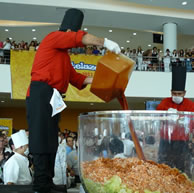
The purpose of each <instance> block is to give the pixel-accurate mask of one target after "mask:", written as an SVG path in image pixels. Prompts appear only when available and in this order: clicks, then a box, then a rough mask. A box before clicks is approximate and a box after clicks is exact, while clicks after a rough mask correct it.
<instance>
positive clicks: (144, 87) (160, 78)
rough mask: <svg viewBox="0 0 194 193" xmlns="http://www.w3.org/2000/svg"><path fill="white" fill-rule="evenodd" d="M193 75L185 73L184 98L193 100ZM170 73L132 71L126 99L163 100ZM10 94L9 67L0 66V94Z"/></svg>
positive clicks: (167, 94) (168, 88) (168, 91)
mask: <svg viewBox="0 0 194 193" xmlns="http://www.w3.org/2000/svg"><path fill="white" fill-rule="evenodd" d="M193 83H194V73H192V72H190V73H187V80H186V91H187V93H186V97H187V98H194V86H193ZM170 90H171V73H170V72H169V73H168V72H139V71H134V72H133V73H132V75H131V78H130V80H129V83H128V86H127V88H126V90H125V95H126V96H127V97H137V98H138V97H145V98H146V97H147V98H149V97H150V98H165V97H168V96H170ZM1 93H10V94H11V72H10V65H3V64H0V94H1Z"/></svg>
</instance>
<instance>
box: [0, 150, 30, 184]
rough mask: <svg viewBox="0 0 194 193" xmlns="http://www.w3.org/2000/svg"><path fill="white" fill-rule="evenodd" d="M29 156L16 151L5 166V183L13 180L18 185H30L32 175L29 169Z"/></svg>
mask: <svg viewBox="0 0 194 193" xmlns="http://www.w3.org/2000/svg"><path fill="white" fill-rule="evenodd" d="M28 166H29V161H28V158H27V157H25V156H23V155H21V154H19V153H17V152H15V153H14V155H13V156H11V157H10V158H9V159H8V160H7V161H6V162H5V165H4V167H3V180H4V184H7V183H8V182H12V183H14V184H16V185H29V184H31V183H32V176H31V174H30V170H29V167H28Z"/></svg>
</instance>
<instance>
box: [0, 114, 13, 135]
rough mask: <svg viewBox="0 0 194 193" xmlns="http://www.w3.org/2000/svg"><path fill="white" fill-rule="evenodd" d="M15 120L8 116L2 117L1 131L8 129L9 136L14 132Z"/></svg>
mask: <svg viewBox="0 0 194 193" xmlns="http://www.w3.org/2000/svg"><path fill="white" fill-rule="evenodd" d="M12 125H13V120H12V119H8V118H0V131H7V132H8V136H10V135H11V134H12Z"/></svg>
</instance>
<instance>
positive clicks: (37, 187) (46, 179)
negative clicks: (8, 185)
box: [33, 154, 56, 193]
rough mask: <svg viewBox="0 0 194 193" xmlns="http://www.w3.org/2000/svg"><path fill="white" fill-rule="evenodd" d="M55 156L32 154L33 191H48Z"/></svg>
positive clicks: (50, 184) (44, 192) (43, 192)
mask: <svg viewBox="0 0 194 193" xmlns="http://www.w3.org/2000/svg"><path fill="white" fill-rule="evenodd" d="M55 156H56V154H33V161H34V183H33V190H34V191H38V192H41V193H47V192H49V191H50V189H51V186H52V183H53V180H52V178H53V177H54V165H55Z"/></svg>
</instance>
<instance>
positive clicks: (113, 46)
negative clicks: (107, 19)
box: [104, 38, 121, 54]
mask: <svg viewBox="0 0 194 193" xmlns="http://www.w3.org/2000/svg"><path fill="white" fill-rule="evenodd" d="M104 47H105V48H107V49H108V50H110V51H111V52H115V53H116V54H119V53H120V52H121V49H120V47H119V45H118V44H117V43H116V42H113V41H112V40H109V39H107V38H104Z"/></svg>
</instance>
